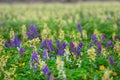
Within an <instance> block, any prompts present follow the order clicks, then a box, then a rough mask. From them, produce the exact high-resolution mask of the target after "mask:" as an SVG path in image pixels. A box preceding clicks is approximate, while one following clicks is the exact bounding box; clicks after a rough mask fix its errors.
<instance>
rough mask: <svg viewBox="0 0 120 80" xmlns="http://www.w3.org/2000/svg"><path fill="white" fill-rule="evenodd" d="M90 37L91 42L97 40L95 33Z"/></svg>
mask: <svg viewBox="0 0 120 80" xmlns="http://www.w3.org/2000/svg"><path fill="white" fill-rule="evenodd" d="M91 39H92V41H93V42H95V41H96V40H97V37H96V35H95V34H92V36H91Z"/></svg>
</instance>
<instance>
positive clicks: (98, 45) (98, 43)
mask: <svg viewBox="0 0 120 80" xmlns="http://www.w3.org/2000/svg"><path fill="white" fill-rule="evenodd" d="M97 48H98V52H99V53H101V51H102V46H101V44H100V42H97Z"/></svg>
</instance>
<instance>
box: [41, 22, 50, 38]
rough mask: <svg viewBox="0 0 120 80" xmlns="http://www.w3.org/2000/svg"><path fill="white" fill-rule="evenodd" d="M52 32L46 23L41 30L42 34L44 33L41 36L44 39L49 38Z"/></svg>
mask: <svg viewBox="0 0 120 80" xmlns="http://www.w3.org/2000/svg"><path fill="white" fill-rule="evenodd" d="M50 32H51V30H50V29H49V28H48V26H47V24H46V23H44V25H43V30H42V32H41V35H42V36H41V38H42V40H45V39H47V38H48V36H49V34H50Z"/></svg>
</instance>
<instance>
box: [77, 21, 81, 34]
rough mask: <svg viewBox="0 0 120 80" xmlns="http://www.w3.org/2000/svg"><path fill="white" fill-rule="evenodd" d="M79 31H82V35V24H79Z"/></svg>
mask: <svg viewBox="0 0 120 80" xmlns="http://www.w3.org/2000/svg"><path fill="white" fill-rule="evenodd" d="M77 27H78V30H79V31H80V33H82V26H81V25H80V23H78V24H77Z"/></svg>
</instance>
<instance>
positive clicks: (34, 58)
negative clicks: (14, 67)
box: [30, 51, 38, 72]
mask: <svg viewBox="0 0 120 80" xmlns="http://www.w3.org/2000/svg"><path fill="white" fill-rule="evenodd" d="M30 62H31V66H32V68H33V71H34V72H36V69H37V67H38V54H37V52H36V51H34V52H33V54H32V56H31V59H30Z"/></svg>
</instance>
